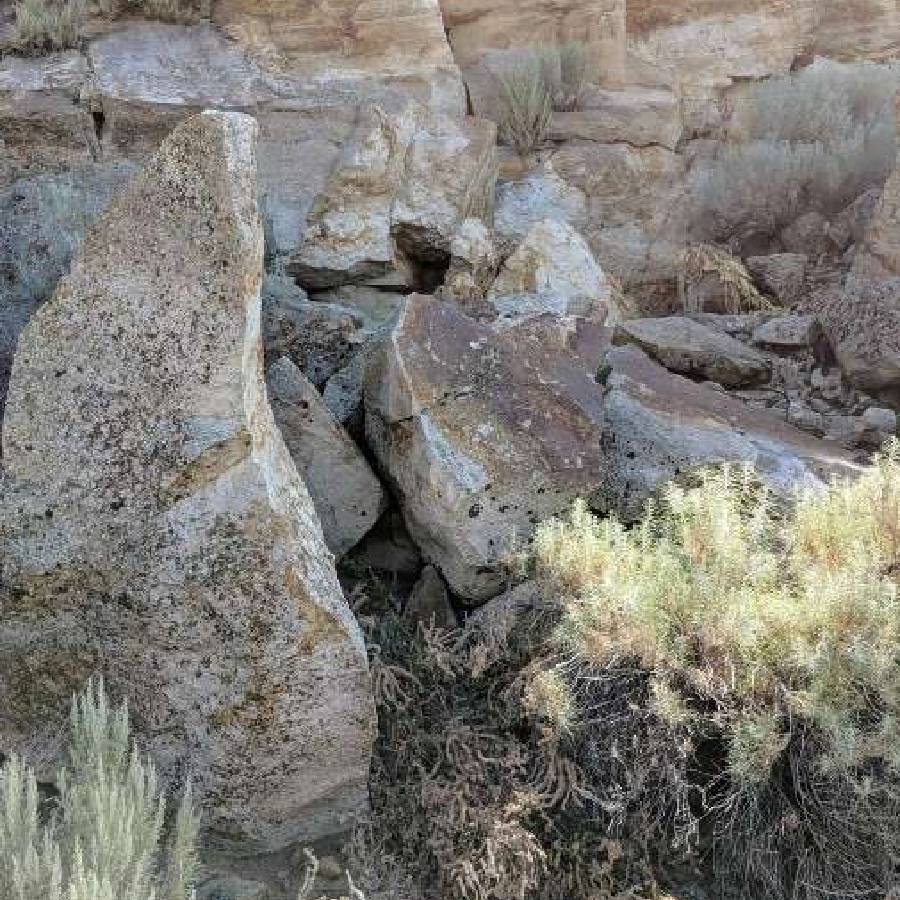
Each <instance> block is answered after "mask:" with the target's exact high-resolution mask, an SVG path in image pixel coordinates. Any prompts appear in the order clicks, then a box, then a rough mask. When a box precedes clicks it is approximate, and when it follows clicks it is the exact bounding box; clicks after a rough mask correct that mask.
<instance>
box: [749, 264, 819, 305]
mask: <svg viewBox="0 0 900 900" xmlns="http://www.w3.org/2000/svg"><path fill="white" fill-rule="evenodd" d="M808 261H809V260H808V257H807V256H806V255H805V254H803V253H772V254H770V255H769V256H751V257H749V258H748V259H747V269H748V271H749V272H750V274H751V275H752V276H753V278H754V279H755V280H756V283H757V285H759V287H760V288H761V289H762V290H763V291H765V292H766V293H767V294H770V295H771V296H773V297H774V298H775V299H776V300H777V301H778V302H779V303H780V304H781V305H782V306H790V305H791V304H793V303H796V302H797V300H799V299H800V293H801V291H802V290H803V282H804V280H805V278H806V264H807V262H808Z"/></svg>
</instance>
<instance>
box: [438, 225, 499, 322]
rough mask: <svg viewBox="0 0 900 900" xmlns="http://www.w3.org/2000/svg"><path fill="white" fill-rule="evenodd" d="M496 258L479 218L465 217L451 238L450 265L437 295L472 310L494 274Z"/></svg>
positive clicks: (480, 301) (479, 304)
mask: <svg viewBox="0 0 900 900" xmlns="http://www.w3.org/2000/svg"><path fill="white" fill-rule="evenodd" d="M497 266H498V259H497V253H496V251H495V249H494V242H493V239H492V237H491V232H490V231H489V230H488V228H487V226H486V225H485V224H484V222H482V221H481V220H480V219H465V220H463V222H461V223H460V225H459V227H458V228H457V229H456V232H455V233H454V235H453V237H452V238H451V240H450V265H449V266H448V268H447V274H446V275H445V276H444V283H443V285H442V286H441V290H440V295H441V297H443V298H444V299H445V300H454V301H455V302H457V303H459V304H461V305H462V306H464V307H466V308H468V309H472V310H474V311H481V310H484V309H485V304H484V302H483V301H484V298H485V296H486V295H487V292H488V290H489V289H490V286H491V284H492V283H493V281H494V278H495V277H496V275H497Z"/></svg>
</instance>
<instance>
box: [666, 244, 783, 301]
mask: <svg viewBox="0 0 900 900" xmlns="http://www.w3.org/2000/svg"><path fill="white" fill-rule="evenodd" d="M708 278H712V279H715V280H716V281H717V282H718V283H719V285H720V286H721V289H722V292H723V294H724V305H725V311H726V312H728V313H732V314H735V313H741V312H744V311H745V310H748V309H764V308H766V306H767V303H766V301H765V299H764V298H763V297H762V295H761V294H760V293H759V291H758V290H757V289H756V286H755V285H754V284H753V279H752V278H751V277H750V273H749V272H748V271H747V267H746V266H745V265H744V264H743V263H742V262H741V261H740V260H739V259H735V257H733V256H732V255H731V254H730V253H728V252H727V251H725V250H720V249H719V248H718V247H714V246H712V245H711V244H696V245H694V246H692V247H688V248H687V250H685V251H684V254H683V255H682V258H681V266H680V270H679V277H678V293H679V296H680V297H681V302H682V305H683V307H684V309H685V312H689V313H700V312H703V304H704V284H705V282H706V280H707V279H708Z"/></svg>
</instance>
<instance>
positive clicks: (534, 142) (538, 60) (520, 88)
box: [497, 41, 591, 159]
mask: <svg viewBox="0 0 900 900" xmlns="http://www.w3.org/2000/svg"><path fill="white" fill-rule="evenodd" d="M590 74H591V65H590V56H589V53H588V50H587V48H586V47H585V45H584V44H582V43H579V42H575V41H573V42H570V43H567V44H563V45H561V46H554V47H538V48H530V49H527V50H523V51H518V52H515V53H513V54H512V55H511V57H510V58H509V59H508V60H507V61H506V63H505V64H504V65H503V66H502V67H501V69H500V71H499V72H498V74H497V81H498V83H499V88H500V91H499V101H500V108H499V131H500V138H501V140H502V141H504V143H506V144H508V145H509V146H511V147H513V148H514V149H515V150H516V151H517V152H518V153H519V155H520V156H521V157H522V158H523V159H525V158H527V157H528V156H530V155H531V154H532V153H534V151H535V150H536V149H537V148H538V147H540V145H541V144H542V143H543V142H544V141H545V140H546V138H547V135H548V133H549V130H550V122H551V118H552V115H553V111H554V110H560V111H565V110H569V111H570V110H573V109H577V108H578V106H579V104H580V103H581V101H582V97H583V95H584V91H585V88H586V87H587V83H588V81H589V78H590Z"/></svg>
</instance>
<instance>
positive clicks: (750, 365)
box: [613, 316, 770, 387]
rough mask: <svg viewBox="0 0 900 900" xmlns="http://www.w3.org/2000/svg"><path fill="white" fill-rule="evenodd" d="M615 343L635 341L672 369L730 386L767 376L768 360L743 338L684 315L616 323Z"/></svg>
mask: <svg viewBox="0 0 900 900" xmlns="http://www.w3.org/2000/svg"><path fill="white" fill-rule="evenodd" d="M613 341H614V343H617V344H635V345H637V346H638V347H640V348H641V349H642V350H644V351H645V352H646V353H648V354H650V356H652V357H653V358H654V359H655V360H657V362H660V363H662V364H663V365H664V366H665V367H666V368H667V369H669V370H670V371H672V372H678V373H680V374H682V375H690V376H692V377H694V378H698V377H700V378H706V379H709V380H710V381H717V382H718V383H719V384H722V385H725V386H727V387H737V386H739V385H745V384H758V383H759V382H761V381H765V380H767V379H768V377H769V374H770V366H769V362H768V360H767V359H766V358H765V357H764V356H763V355H762V354H760V353H758V352H757V351H756V350H754V349H753V348H751V347H748V346H747V345H746V344H742V343H741V342H740V341H738V340H735V339H734V338H733V337H729V336H728V335H727V334H723V333H722V332H721V331H716V330H714V329H712V328H707V327H706V326H705V325H701V324H700V323H699V322H694V321H693V320H691V319H687V318H685V317H683V316H668V317H666V318H662V319H632V320H631V321H628V322H622V323H621V324H620V325H617V326H616V330H615V334H614V336H613Z"/></svg>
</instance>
